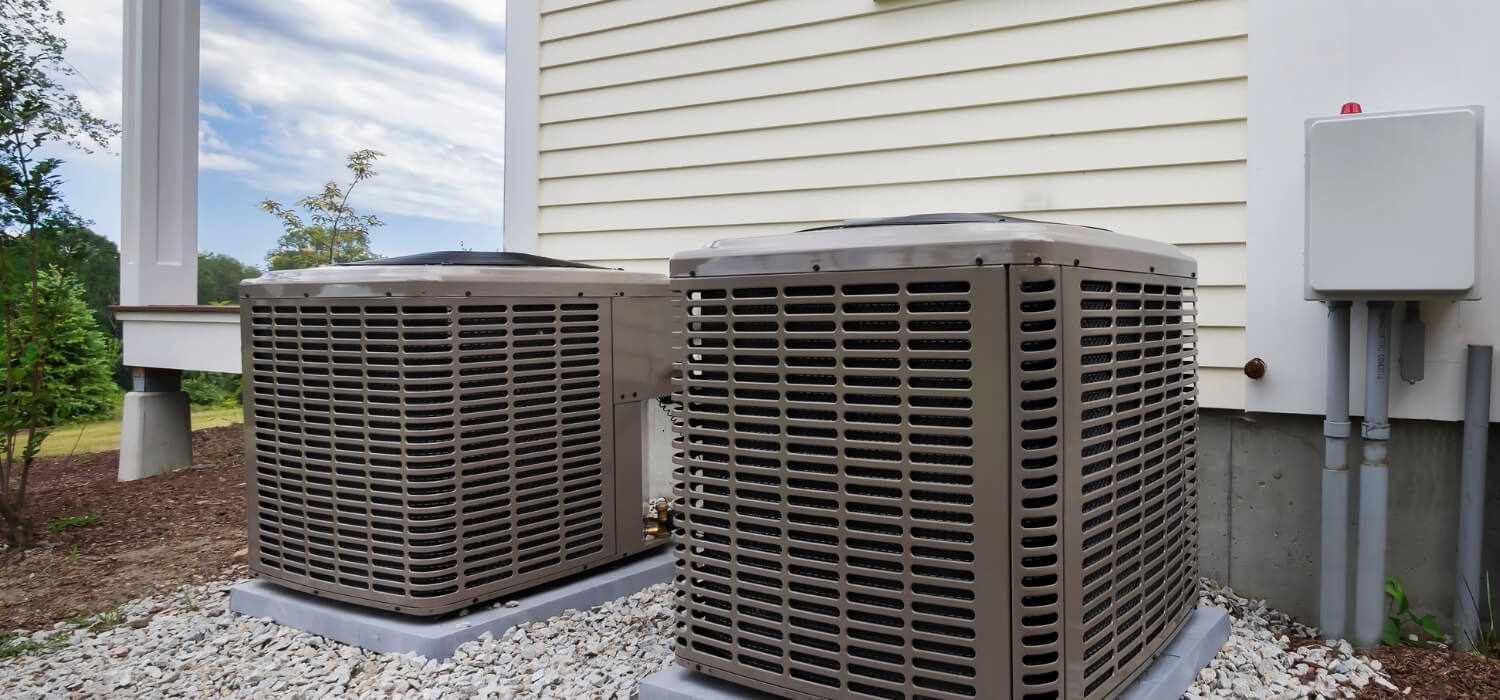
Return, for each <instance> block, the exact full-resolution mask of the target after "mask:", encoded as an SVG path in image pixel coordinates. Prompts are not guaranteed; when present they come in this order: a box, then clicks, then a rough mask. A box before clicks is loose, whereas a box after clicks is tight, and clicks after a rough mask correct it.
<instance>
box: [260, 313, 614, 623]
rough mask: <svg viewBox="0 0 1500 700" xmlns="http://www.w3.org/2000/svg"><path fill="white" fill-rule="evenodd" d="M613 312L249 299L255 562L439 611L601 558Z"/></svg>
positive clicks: (605, 531)
mask: <svg viewBox="0 0 1500 700" xmlns="http://www.w3.org/2000/svg"><path fill="white" fill-rule="evenodd" d="M609 308H610V307H609V303H608V302H607V301H606V302H605V303H603V304H600V303H599V302H598V301H595V300H587V299H573V298H562V299H546V298H535V299H533V298H523V299H480V298H472V299H464V300H463V301H462V302H459V301H455V300H442V301H440V300H420V301H418V300H412V299H401V298H395V299H391V298H386V299H367V298H349V299H334V298H323V299H317V298H314V299H305V300H295V301H293V300H256V301H253V302H246V305H245V306H244V307H243V310H242V314H243V319H244V327H245V330H244V333H245V334H246V335H245V344H246V346H247V358H246V368H245V394H246V397H245V401H246V404H247V408H248V410H247V414H248V419H249V425H247V426H246V430H247V433H248V436H247V438H248V439H247V443H248V445H249V454H248V459H249V461H250V464H249V467H250V477H251V480H250V483H249V484H248V485H247V486H248V489H249V493H250V506H251V508H252V510H253V513H252V517H251V523H252V525H251V544H252V546H251V566H252V568H253V569H255V570H256V571H257V573H259V574H261V575H263V576H265V577H267V578H269V579H271V580H273V581H276V582H278V583H282V584H286V585H291V586H294V587H302V588H304V589H308V590H314V591H317V592H319V594H320V595H327V596H330V597H335V598H345V599H348V600H351V601H356V602H361V603H364V604H376V605H383V606H385V607H392V608H397V609H404V610H406V611H410V612H439V611H445V610H451V609H455V608H457V607H461V606H463V605H465V604H468V603H471V602H473V601H477V600H483V599H486V598H489V597H493V596H494V595H497V594H498V593H500V592H503V591H506V590H511V589H514V588H518V587H522V586H524V585H526V584H528V583H530V582H534V581H538V580H542V579H545V578H548V577H550V576H554V575H556V574H557V572H559V571H562V570H564V569H577V568H578V567H579V566H581V565H583V564H588V563H591V562H595V561H599V560H602V559H605V558H608V557H609V556H610V555H611V554H612V545H613V533H612V532H611V531H610V525H611V524H612V522H613V517H614V516H613V507H614V506H613V494H612V489H613V486H612V475H611V472H610V469H609V468H608V465H609V464H610V462H611V450H612V442H611V440H612V438H611V437H610V435H611V426H610V423H611V414H610V412H609V410H608V407H609V401H608V398H609V397H608V392H609V391H610V381H611V377H610V361H609V350H610V347H609V346H610V339H609V336H608V332H607V331H608V328H609Z"/></svg>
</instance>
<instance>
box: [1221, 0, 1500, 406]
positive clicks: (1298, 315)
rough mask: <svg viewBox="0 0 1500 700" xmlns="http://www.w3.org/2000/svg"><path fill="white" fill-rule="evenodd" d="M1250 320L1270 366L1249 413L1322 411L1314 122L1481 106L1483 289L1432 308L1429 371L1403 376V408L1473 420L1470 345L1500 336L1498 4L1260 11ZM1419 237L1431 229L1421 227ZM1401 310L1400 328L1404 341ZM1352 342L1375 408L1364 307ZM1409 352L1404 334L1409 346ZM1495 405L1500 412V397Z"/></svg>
mask: <svg viewBox="0 0 1500 700" xmlns="http://www.w3.org/2000/svg"><path fill="white" fill-rule="evenodd" d="M1250 21H1251V33H1250V37H1251V40H1250V76H1251V80H1250V86H1251V87H1250V112H1249V113H1250V120H1249V134H1250V137H1249V140H1250V149H1251V153H1252V154H1253V158H1252V160H1251V166H1252V167H1251V170H1250V181H1249V187H1250V189H1249V195H1250V205H1249V218H1248V222H1249V227H1250V241H1251V243H1250V246H1249V251H1248V256H1249V257H1248V260H1247V268H1246V272H1247V275H1248V282H1249V283H1250V284H1249V290H1250V291H1249V297H1248V306H1247V309H1246V320H1247V321H1248V324H1249V329H1248V335H1247V338H1246V348H1245V352H1246V353H1247V356H1258V357H1261V358H1263V359H1264V360H1265V361H1266V364H1267V366H1268V368H1269V369H1268V372H1267V374H1266V377H1265V378H1264V379H1262V380H1260V381H1258V382H1248V386H1247V389H1246V404H1247V408H1249V409H1251V410H1257V411H1276V412H1288V413H1321V412H1322V411H1323V379H1324V368H1323V360H1322V358H1323V350H1324V347H1325V339H1324V323H1325V320H1324V311H1323V305H1322V304H1319V303H1316V302H1310V301H1303V299H1302V293H1303V291H1302V290H1303V265H1302V255H1303V252H1302V251H1303V182H1304V180H1303V120H1304V119H1306V118H1308V117H1313V116H1321V115H1329V114H1337V113H1338V111H1339V108H1340V106H1341V105H1342V104H1343V103H1345V102H1351V101H1352V102H1359V103H1361V105H1362V106H1363V108H1364V111H1365V112H1386V111H1395V110H1405V109H1416V108H1423V107H1446V106H1454V105H1469V104H1480V105H1484V106H1485V107H1486V108H1487V110H1486V113H1485V121H1486V124H1485V127H1484V131H1485V132H1486V141H1487V143H1486V146H1485V149H1484V150H1485V152H1484V159H1483V170H1484V172H1483V175H1482V183H1481V187H1482V189H1481V193H1480V196H1481V204H1480V209H1481V219H1480V236H1481V239H1482V240H1483V241H1484V242H1483V243H1482V244H1481V249H1482V250H1481V253H1480V268H1481V277H1482V281H1481V287H1482V289H1483V292H1484V293H1485V298H1484V299H1483V300H1481V301H1477V302H1461V303H1451V302H1430V303H1424V304H1423V305H1422V316H1423V319H1424V321H1425V322H1426V324H1427V349H1426V365H1425V374H1426V378H1425V379H1424V380H1423V381H1422V382H1421V383H1418V384H1416V385H1408V384H1406V383H1405V382H1401V381H1393V382H1392V386H1391V415H1392V416H1393V417H1397V418H1422V419H1434V420H1456V419H1458V418H1460V417H1462V415H1463V396H1464V392H1463V384H1464V346H1465V345H1466V344H1468V343H1479V344H1496V342H1497V341H1500V280H1497V279H1496V277H1495V276H1496V275H1497V274H1500V244H1497V243H1496V240H1497V239H1496V238H1495V236H1496V234H1497V233H1500V221H1497V218H1496V217H1495V215H1494V213H1495V211H1496V206H1497V205H1500V169H1497V168H1500V121H1497V120H1500V81H1497V80H1496V79H1495V74H1494V73H1495V71H1494V67H1495V66H1500V42H1497V41H1496V40H1495V36H1494V34H1495V32H1494V30H1495V27H1500V4H1497V3H1493V2H1488V1H1487V0H1463V1H1458V0H1455V1H1453V2H1442V3H1406V2H1397V1H1395V0H1380V1H1379V2H1373V1H1369V0H1365V1H1361V2H1355V1H1354V0H1342V1H1339V2H1332V1H1329V2H1314V3H1309V2H1300V1H1297V0H1264V1H1261V0H1257V2H1254V3H1252V5H1251V10H1250ZM1412 235H1413V236H1420V235H1422V232H1421V231H1413V232H1412ZM1401 313H1402V311H1401V309H1400V308H1398V309H1397V310H1396V316H1395V318H1396V320H1397V322H1396V323H1395V324H1394V325H1395V326H1396V330H1397V332H1398V338H1399V327H1400V323H1399V320H1400V318H1401ZM1354 316H1355V317H1356V318H1357V319H1358V322H1357V323H1356V324H1355V329H1354V333H1353V336H1352V338H1351V343H1350V345H1351V353H1350V354H1351V360H1352V364H1353V365H1354V366H1353V368H1352V372H1353V375H1354V377H1355V378H1356V379H1355V381H1353V382H1351V384H1352V386H1351V394H1352V397H1353V404H1352V405H1353V406H1354V407H1356V408H1355V410H1356V412H1358V410H1359V409H1358V407H1359V406H1362V405H1363V400H1364V392H1363V387H1362V385H1361V382H1360V381H1359V380H1358V378H1359V377H1361V376H1363V371H1364V364H1365V363H1364V346H1365V343H1364V339H1365V335H1364V323H1363V318H1364V312H1363V307H1356V309H1355V313H1354ZM1397 347H1399V343H1398V344H1397ZM1491 412H1492V414H1494V415H1500V392H1497V393H1496V394H1495V395H1494V399H1493V403H1492V407H1491Z"/></svg>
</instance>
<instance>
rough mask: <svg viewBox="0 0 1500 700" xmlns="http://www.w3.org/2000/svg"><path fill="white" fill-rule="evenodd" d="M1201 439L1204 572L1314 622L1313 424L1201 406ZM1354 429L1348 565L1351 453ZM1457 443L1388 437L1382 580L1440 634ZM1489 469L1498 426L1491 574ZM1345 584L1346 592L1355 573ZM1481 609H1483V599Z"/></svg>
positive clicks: (1431, 433)
mask: <svg viewBox="0 0 1500 700" xmlns="http://www.w3.org/2000/svg"><path fill="white" fill-rule="evenodd" d="M1356 420H1358V419H1356ZM1356 425H1357V423H1356ZM1200 431H1201V439H1200V445H1201V446H1200V464H1201V466H1200V474H1201V483H1200V486H1199V489H1200V491H1199V497H1200V499H1201V505H1200V509H1199V512H1200V517H1201V523H1202V526H1201V528H1202V529H1201V535H1200V537H1201V544H1202V548H1201V549H1202V553H1203V554H1202V566H1203V575H1205V576H1210V577H1213V578H1215V579H1217V580H1219V581H1221V582H1225V583H1228V584H1229V585H1230V586H1233V587H1234V589H1235V591H1236V592H1239V593H1241V594H1243V595H1250V596H1255V597H1258V598H1265V599H1267V600H1269V601H1270V602H1271V604H1272V605H1273V606H1275V607H1277V608H1279V609H1281V610H1283V611H1285V612H1287V613H1290V614H1292V615H1294V616H1296V617H1298V618H1299V619H1301V620H1303V621H1305V622H1307V623H1309V624H1316V623H1317V612H1318V555H1319V553H1318V541H1319V508H1320V506H1319V502H1320V501H1319V499H1320V494H1319V491H1320V487H1321V480H1322V469H1323V430H1322V417H1321V416H1299V415H1290V414H1247V413H1240V412H1237V411H1213V410H1209V411H1204V413H1203V420H1202V423H1201V425H1200ZM1354 433H1355V436H1354V437H1353V438H1352V439H1351V440H1350V442H1351V444H1350V448H1349V454H1350V455H1352V457H1351V462H1353V464H1352V465H1351V470H1352V471H1351V473H1352V474H1353V479H1352V481H1351V487H1350V496H1351V498H1350V506H1349V512H1350V514H1351V523H1350V525H1351V530H1350V532H1351V535H1350V548H1351V552H1350V556H1349V562H1350V564H1351V568H1352V564H1353V561H1354V556H1353V551H1352V550H1353V547H1354V545H1355V536H1354V534H1353V533H1354V530H1353V525H1354V522H1353V519H1355V518H1357V517H1358V516H1357V513H1356V510H1357V491H1356V489H1357V485H1358V479H1359V470H1358V459H1359V454H1360V444H1359V437H1358V434H1359V431H1358V430H1357V429H1356V430H1355V431H1354ZM1462 436H1463V426H1462V424H1460V423H1442V422H1435V421H1394V422H1393V425H1392V430H1391V442H1390V464H1391V471H1390V506H1389V507H1390V524H1389V536H1388V538H1387V543H1386V572H1387V575H1392V576H1400V577H1401V580H1402V582H1403V583H1404V584H1405V585H1406V590H1407V594H1408V596H1409V597H1410V598H1411V600H1412V604H1413V606H1414V607H1415V608H1416V610H1417V614H1419V615H1421V614H1424V613H1428V612H1431V613H1434V614H1435V615H1437V618H1438V620H1439V621H1440V623H1441V625H1442V627H1443V629H1444V630H1450V629H1451V625H1450V622H1451V617H1452V613H1453V602H1454V601H1453V597H1454V585H1455V584H1454V578H1453V577H1454V559H1455V556H1456V547H1457V542H1456V539H1455V538H1456V536H1457V531H1458V521H1457V510H1456V509H1457V506H1458V478H1459V453H1460V446H1461V444H1462ZM1497 463H1500V429H1496V428H1495V427H1493V426H1492V428H1491V433H1490V452H1489V466H1490V471H1489V478H1488V480H1487V482H1486V491H1487V497H1486V502H1487V504H1486V508H1487V510H1486V513H1485V518H1486V522H1485V535H1486V536H1485V540H1484V567H1485V570H1486V571H1488V572H1489V573H1490V575H1492V576H1495V577H1500V471H1497V468H1496V466H1497ZM1350 577H1351V578H1350V582H1351V585H1352V582H1353V578H1352V577H1353V571H1351V572H1350ZM1495 584H1496V585H1497V586H1500V579H1497V580H1496V581H1495ZM1350 597H1351V598H1352V590H1351V596H1350ZM1480 605H1481V611H1483V608H1484V603H1483V600H1482V599H1481V601H1480Z"/></svg>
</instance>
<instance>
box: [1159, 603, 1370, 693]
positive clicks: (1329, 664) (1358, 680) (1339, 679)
mask: <svg viewBox="0 0 1500 700" xmlns="http://www.w3.org/2000/svg"><path fill="white" fill-rule="evenodd" d="M1198 601H1199V602H1200V603H1202V604H1204V605H1216V606H1218V607H1221V608H1224V609H1226V610H1228V611H1229V619H1230V622H1231V629H1230V635H1229V641H1228V642H1226V643H1225V644H1224V647H1223V648H1222V649H1220V650H1219V654H1218V656H1215V657H1214V660H1213V661H1212V662H1210V663H1209V665H1208V667H1207V668H1204V669H1203V670H1202V671H1199V672H1198V679H1197V680H1196V681H1195V682H1194V683H1193V685H1192V687H1190V688H1188V692H1187V694H1186V695H1184V697H1187V698H1223V697H1232V698H1289V699H1290V698H1307V697H1320V698H1352V697H1354V696H1355V694H1356V693H1358V692H1359V690H1360V689H1361V688H1364V687H1366V686H1368V685H1370V684H1372V683H1373V684H1376V685H1379V686H1382V687H1384V688H1386V689H1389V690H1396V686H1395V685H1394V684H1392V683H1391V681H1390V679H1389V678H1388V677H1386V675H1385V674H1384V673H1381V671H1380V662H1379V661H1372V660H1370V659H1369V658H1367V657H1365V656H1361V655H1358V654H1355V653H1354V648H1353V647H1351V646H1350V645H1349V642H1346V641H1343V640H1337V641H1334V642H1323V641H1322V640H1320V639H1318V630H1317V628H1314V627H1308V626H1306V625H1303V624H1301V623H1299V622H1297V621H1295V620H1293V619H1291V618H1290V617H1288V616H1287V615H1286V614H1285V613H1282V612H1280V611H1277V610H1273V609H1271V608H1270V607H1269V606H1267V605H1266V602H1265V601H1263V600H1254V599H1248V598H1243V597H1241V596H1238V595H1236V594H1235V592H1234V590H1233V589H1231V588H1229V587H1227V586H1223V587H1221V586H1219V585H1218V584H1217V583H1215V582H1214V581H1212V580H1209V579H1204V580H1203V586H1202V588H1201V589H1200V590H1199V594H1198Z"/></svg>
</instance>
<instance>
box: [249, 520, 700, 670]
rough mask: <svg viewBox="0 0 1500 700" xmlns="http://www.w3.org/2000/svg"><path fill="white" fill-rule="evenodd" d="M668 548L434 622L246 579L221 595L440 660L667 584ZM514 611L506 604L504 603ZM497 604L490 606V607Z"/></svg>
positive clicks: (260, 611) (299, 623)
mask: <svg viewBox="0 0 1500 700" xmlns="http://www.w3.org/2000/svg"><path fill="white" fill-rule="evenodd" d="M671 549H672V548H671V547H670V546H665V547H661V548H659V549H656V550H654V551H650V552H646V553H643V554H640V555H637V556H635V557H633V558H630V559H625V560H621V561H619V562H616V563H614V564H610V565H609V566H602V567H599V568H598V569H593V570H590V571H587V572H584V573H582V574H578V575H576V576H572V577H569V578H566V579H562V580H561V581H555V582H553V583H550V584H544V585H541V586H539V587H537V588H534V589H531V590H529V591H524V592H522V593H520V594H517V595H513V596H508V597H506V598H502V599H501V600H500V601H493V602H491V603H487V604H485V605H484V607H482V608H481V609H479V610H475V611H472V612H470V613H467V614H463V615H446V616H439V617H434V618H422V617H411V616H408V615H401V614H399V613H394V612H388V611H382V610H374V609H371V608H363V607H359V606H357V605H350V604H348V603H340V602H336V601H331V600H325V599H322V598H318V597H316V596H312V595H308V594H305V593H299V592H297V591H292V590H289V589H286V588H282V587H280V586H277V585H275V584H272V583H269V582H266V581H246V582H244V583H241V584H239V585H237V586H235V587H234V588H232V589H230V592H229V609H231V610H233V611H235V612H237V613H241V614H244V615H249V616H251V617H268V618H271V619H272V620H275V621H276V622H277V623H280V624H283V625H286V626H288V627H292V628H295V629H299V630H302V631H304V632H308V633H311V634H316V635H319V636H322V637H327V638H329V639H333V640H336V641H340V642H343V643H345V644H352V645H354V646H358V647H363V648H365V649H369V650H370V651H376V652H388V653H408V652H409V653H415V654H420V655H422V656H425V657H427V658H429V659H446V658H448V657H450V656H453V650H454V649H457V648H458V646H459V645H460V644H463V643H464V642H470V641H473V640H475V639H478V638H479V637H480V635H482V634H484V633H485V632H489V633H490V634H491V635H492V636H495V637H499V636H500V635H502V634H504V633H505V631H506V630H508V629H510V628H512V627H514V626H516V625H524V624H527V623H531V622H538V621H541V620H545V619H547V618H549V617H553V616H555V615H558V614H561V613H562V612H563V611H564V610H570V609H571V610H584V609H587V608H592V607H594V606H596V605H600V604H603V603H605V602H608V601H611V600H614V599H616V598H620V597H622V596H627V595H630V594H632V593H635V592H637V591H639V590H641V589H642V588H645V587H647V586H650V585H653V584H657V583H666V582H667V581H671V580H672V573H673V572H672V564H673V558H672V552H671ZM512 601H513V602H515V603H516V605H514V606H509V605H506V603H508V602H512ZM497 603H498V605H497Z"/></svg>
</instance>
